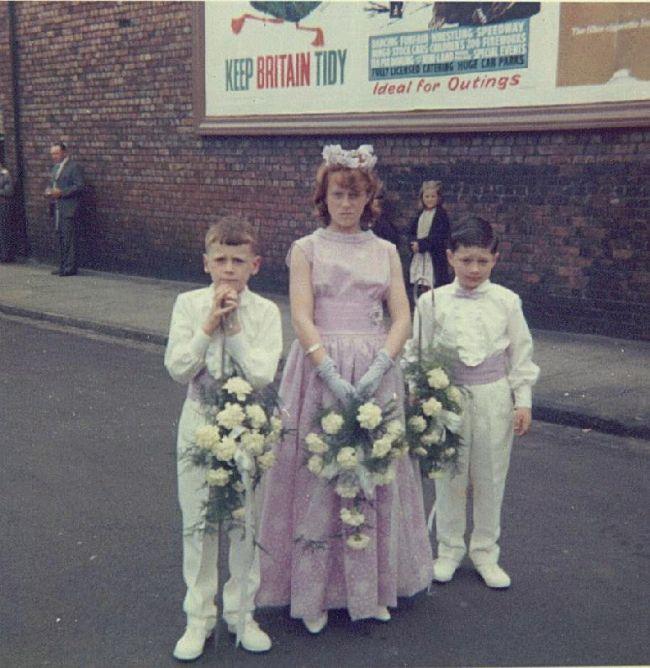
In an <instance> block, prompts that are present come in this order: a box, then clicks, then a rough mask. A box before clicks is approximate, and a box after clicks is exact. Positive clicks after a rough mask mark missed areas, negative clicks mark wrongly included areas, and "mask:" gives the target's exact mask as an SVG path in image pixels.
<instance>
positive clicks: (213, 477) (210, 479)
mask: <svg viewBox="0 0 650 668" xmlns="http://www.w3.org/2000/svg"><path fill="white" fill-rule="evenodd" d="M205 480H206V482H207V483H208V485H210V486H215V487H224V486H225V485H227V484H228V481H229V480H230V471H228V470H227V469H224V468H218V469H210V470H209V471H208V472H207V473H206V474H205Z"/></svg>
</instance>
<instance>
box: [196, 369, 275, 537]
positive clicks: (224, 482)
mask: <svg viewBox="0 0 650 668" xmlns="http://www.w3.org/2000/svg"><path fill="white" fill-rule="evenodd" d="M200 401H201V406H202V410H203V411H204V415H205V417H206V424H205V425H203V426H201V427H199V428H198V429H197V430H196V432H195V435H194V443H193V445H192V446H191V447H190V448H189V449H188V451H187V455H186V456H187V457H188V458H189V460H190V461H191V463H192V464H193V465H194V466H198V467H200V468H203V469H205V484H206V485H207V486H208V488H209V495H208V500H207V502H206V504H205V508H204V516H203V520H204V521H203V522H201V523H200V528H201V529H203V530H205V531H214V530H217V529H218V525H219V524H220V523H221V522H226V523H228V524H230V525H237V524H239V525H243V522H244V516H245V507H246V484H245V483H246V478H247V477H248V479H249V483H250V488H253V487H255V486H256V485H257V483H258V482H259V480H260V477H261V475H262V473H263V472H264V471H265V470H267V469H269V468H270V467H271V466H273V464H274V463H275V455H274V454H273V452H272V447H273V445H274V444H275V443H277V442H278V441H279V440H280V439H281V438H282V435H283V430H282V422H281V420H280V418H279V417H276V414H277V412H278V411H277V409H278V399H277V395H276V394H275V391H274V390H272V389H271V388H266V389H265V390H257V391H256V390H254V389H253V387H252V386H251V385H250V383H248V381H246V380H245V379H244V376H243V374H242V373H241V370H239V369H238V368H236V369H235V371H234V372H233V373H232V374H230V375H228V376H227V377H226V379H225V380H224V381H223V382H219V383H217V384H215V385H213V386H212V387H210V388H202V389H201V400H200ZM197 528H199V527H197Z"/></svg>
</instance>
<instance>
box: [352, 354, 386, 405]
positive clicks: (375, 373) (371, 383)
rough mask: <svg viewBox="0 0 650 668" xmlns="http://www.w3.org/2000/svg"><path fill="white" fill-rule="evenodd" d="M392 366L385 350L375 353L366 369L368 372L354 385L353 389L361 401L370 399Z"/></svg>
mask: <svg viewBox="0 0 650 668" xmlns="http://www.w3.org/2000/svg"><path fill="white" fill-rule="evenodd" d="M393 364H394V362H393V360H392V359H391V358H390V355H389V354H388V353H387V352H386V351H385V350H380V351H379V352H378V353H377V355H376V357H375V359H374V360H373V361H372V364H371V365H370V366H369V367H368V371H366V373H364V374H363V376H361V378H360V379H359V382H358V383H357V384H356V387H355V389H356V391H357V394H358V395H359V397H360V398H361V399H370V397H372V396H373V395H374V394H375V392H376V391H377V389H378V388H379V385H380V384H381V379H382V378H383V377H384V374H385V373H386V372H387V371H388V369H390V368H391V367H392V366H393Z"/></svg>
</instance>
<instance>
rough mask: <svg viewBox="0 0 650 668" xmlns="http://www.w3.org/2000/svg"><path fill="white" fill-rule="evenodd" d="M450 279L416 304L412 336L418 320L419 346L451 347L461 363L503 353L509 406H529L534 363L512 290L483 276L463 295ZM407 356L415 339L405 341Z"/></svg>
mask: <svg viewBox="0 0 650 668" xmlns="http://www.w3.org/2000/svg"><path fill="white" fill-rule="evenodd" d="M459 291H461V292H462V288H461V287H460V284H459V283H458V279H455V280H454V282H453V283H451V284H450V285H443V286H442V287H440V288H436V290H435V291H434V299H435V301H434V300H432V299H431V294H430V293H425V294H423V295H422V296H421V297H420V298H419V299H418V302H417V308H416V309H415V314H414V317H413V335H414V337H417V336H418V332H419V331H420V329H419V328H420V320H421V325H422V345H423V346H424V347H426V346H428V345H430V343H431V342H434V344H436V345H442V346H445V347H449V348H453V349H454V350H456V351H457V353H458V356H459V357H460V360H461V362H463V364H466V365H467V366H477V365H479V364H481V362H483V361H485V360H486V359H487V358H488V357H492V356H493V355H495V354H497V353H501V352H503V353H505V355H506V359H507V365H508V373H507V378H508V382H509V383H510V387H511V389H512V392H513V394H514V401H515V406H517V407H519V408H530V406H531V404H532V386H533V385H534V384H535V382H536V381H537V378H538V376H539V367H538V366H537V365H536V364H535V363H534V362H533V361H532V354H533V339H532V337H531V335H530V330H529V329H528V325H527V324H526V319H525V318H524V314H523V311H522V309H521V299H520V298H519V296H518V295H517V294H515V293H514V292H512V290H508V288H504V287H503V286H501V285H496V284H495V283H492V282H490V281H489V280H487V281H485V282H483V283H481V285H479V286H478V287H477V288H475V289H474V290H471V291H469V292H467V291H465V292H464V293H463V294H465V295H471V296H465V297H460V296H458V294H459ZM405 351H406V352H405V354H406V356H407V357H413V356H414V355H415V354H416V353H417V338H413V339H411V340H410V341H408V342H407V344H406V348H405Z"/></svg>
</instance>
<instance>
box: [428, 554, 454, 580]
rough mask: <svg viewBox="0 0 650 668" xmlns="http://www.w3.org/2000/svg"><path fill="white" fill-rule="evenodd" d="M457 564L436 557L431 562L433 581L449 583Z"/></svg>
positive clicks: (451, 560)
mask: <svg viewBox="0 0 650 668" xmlns="http://www.w3.org/2000/svg"><path fill="white" fill-rule="evenodd" d="M457 568H458V563H457V562H455V561H454V560H453V559H448V558H447V557H438V558H437V559H436V560H435V561H434V562H433V579H434V580H435V581H436V582H449V581H450V580H451V579H452V578H453V577H454V573H455V572H456V569H457Z"/></svg>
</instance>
